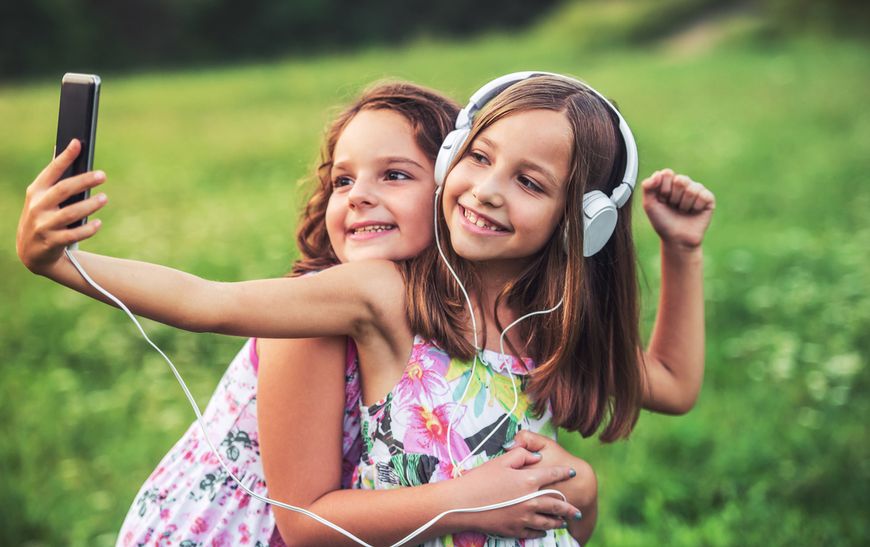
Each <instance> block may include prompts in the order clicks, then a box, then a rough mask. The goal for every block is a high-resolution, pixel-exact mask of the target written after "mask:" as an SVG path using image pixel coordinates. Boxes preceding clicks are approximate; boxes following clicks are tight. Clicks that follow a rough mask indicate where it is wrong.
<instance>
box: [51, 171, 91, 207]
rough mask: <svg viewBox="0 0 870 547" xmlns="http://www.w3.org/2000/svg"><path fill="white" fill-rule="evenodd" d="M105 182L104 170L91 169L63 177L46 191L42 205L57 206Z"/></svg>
mask: <svg viewBox="0 0 870 547" xmlns="http://www.w3.org/2000/svg"><path fill="white" fill-rule="evenodd" d="M104 182H106V174H105V173H104V172H102V171H90V172H88V173H82V174H81V175H76V176H74V177H69V178H66V179H63V180H62V181H60V182H58V183H57V184H55V185H54V186H52V187H51V188H49V189H48V190H47V191H46V192H45V195H44V196H43V197H42V198H41V199H43V200H46V201H45V202H44V203H43V204H42V205H44V206H46V207H57V206H59V205H60V204H61V203H63V202H64V201H65V200H66V199H68V198H70V197H72V196H74V195H76V194H78V193H80V192H84V191H85V190H90V189H92V188H94V187H96V186H99V185H100V184H103V183H104Z"/></svg>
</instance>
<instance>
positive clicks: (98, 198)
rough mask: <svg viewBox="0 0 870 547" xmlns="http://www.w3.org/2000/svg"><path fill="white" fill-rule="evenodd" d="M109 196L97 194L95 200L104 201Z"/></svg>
mask: <svg viewBox="0 0 870 547" xmlns="http://www.w3.org/2000/svg"><path fill="white" fill-rule="evenodd" d="M108 199H109V198H107V197H106V194H97V201H99V202H100V203H106V201H108Z"/></svg>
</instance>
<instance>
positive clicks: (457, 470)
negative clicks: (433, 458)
mask: <svg viewBox="0 0 870 547" xmlns="http://www.w3.org/2000/svg"><path fill="white" fill-rule="evenodd" d="M440 195H441V186H440V185H439V186H438V187H437V188H436V189H435V205H434V207H435V211H434V213H435V214H434V215H433V218H434V219H435V220H434V224H435V246H436V247H437V248H438V255H439V256H440V257H441V260H443V261H444V264H445V265H446V266H447V269H448V270H449V271H450V274H451V275H452V276H453V279H454V280H455V281H456V283H457V284H458V285H459V289H460V290H461V291H462V296H464V297H465V302H466V304H468V313H469V314H470V315H471V330H472V335H473V336H474V350H475V351H474V358H473V359H472V361H471V372H470V374H469V377H468V382H466V383H465V389H464V390H463V391H462V396H461V397H459V401H463V400H465V396H466V395H467V394H468V389H469V388H470V387H471V382H473V381H474V371H475V367H476V365H477V357H478V353H479V352H480V351H482V349H483V348H481V347H480V345H479V344H478V339H477V321H476V320H475V318H474V307H473V306H472V305H471V299H470V298H469V297H468V291H466V290H465V286H464V285H463V284H462V281H461V280H460V279H459V276H458V275H457V274H456V271H455V270H454V269H453V267H452V266H451V265H450V262H448V261H447V257H446V256H445V255H444V251H443V250H442V249H441V238H440V237H439V233H438V197H439V196H440ZM561 305H562V300H559V303H558V304H556V305H555V306H553V307H552V308H549V309H546V310H538V311H533V312H531V313H527V314H526V315H523V316H522V317H520V318H519V319H516V320H515V321H513V322H512V323H511V324H510V325H508V326H507V327H505V328H504V330H502V331H501V335H500V336H499V339H498V343H499V348H500V351H501V355H502V356H504V355H505V351H504V337H505V335H506V334H507V331H509V330H510V329H512V328H513V327H515V326H516V325H517V324H519V322H520V321H522V320H523V319H527V318H529V317H532V316H533V315H542V314H545V313H552V312H554V311H556V310H557V309H559V307H560V306H561ZM505 368H506V369H507V372H508V377H509V378H510V381H511V387H512V388H513V392H514V403H513V406H512V407H511V409H510V411H509V412H508V413H507V414H505V415H504V416H502V417H501V419H500V420H499V421H498V423H497V424H496V425H495V427H493V428H492V431H490V432H489V434H487V436H486V437H484V438H483V440H482V441H480V442H479V443H477V446H475V447H474V449H473V450H471V451H470V452H469V453H468V455H467V456H465V457H464V458H462V460H460V461H459V462H457V461H456V459H455V458H454V457H453V449H452V446H451V442H450V439H451V437H452V435H451V434H450V433H451V432H452V430H453V419H454V417H455V414H456V410H457V408H458V405H456V406H454V407H453V410H451V412H450V420H449V421H448V422H447V455H448V456H449V457H450V463H451V465H452V466H453V472H454V475H457V474H458V475H461V474H462V465H463V464H465V462H466V461H468V459H469V458H471V457H472V456H474V455H475V454H476V453H477V451H478V450H480V448H481V447H482V446H483V444H484V443H485V442H486V441H488V440H489V439H490V438H491V437H492V436H493V435H494V434H495V432H496V431H498V430H499V428H500V427H501V426H502V424H503V423H504V422H505V421H506V420H507V419H508V418H510V417H511V416H512V415H513V413H514V411H516V409H517V406H519V401H520V399H519V392H518V390H517V383H516V381H515V379H514V374H513V371H512V370H511V367H510V366H506V367H505Z"/></svg>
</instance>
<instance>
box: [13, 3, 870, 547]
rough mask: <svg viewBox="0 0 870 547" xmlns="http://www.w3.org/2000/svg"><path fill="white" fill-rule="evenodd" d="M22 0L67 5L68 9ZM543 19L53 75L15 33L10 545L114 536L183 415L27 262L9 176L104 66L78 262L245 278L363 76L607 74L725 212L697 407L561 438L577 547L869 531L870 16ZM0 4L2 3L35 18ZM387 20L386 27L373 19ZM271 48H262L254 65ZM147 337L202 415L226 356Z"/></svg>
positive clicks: (835, 536)
mask: <svg viewBox="0 0 870 547" xmlns="http://www.w3.org/2000/svg"><path fill="white" fill-rule="evenodd" d="M19 4H20V6H31V7H30V8H28V9H31V10H37V11H38V10H39V9H48V10H49V11H51V13H52V14H53V16H54V17H57V13H56V10H55V8H57V6H59V5H60V3H58V2H47V1H45V2H33V3H19ZM89 4H90V5H92V6H96V8H94V9H97V8H100V7H101V6H102V4H108V3H100V2H90V3H89ZM176 4H183V3H173V2H169V1H166V2H163V3H162V4H161V5H166V6H174V5H176ZM205 4H209V2H206V1H204V0H202V1H200V2H198V3H197V2H193V3H190V5H191V6H197V5H199V6H202V5H205ZM211 4H215V2H212V3H211ZM224 4H226V5H236V6H239V7H238V10H241V11H240V13H244V9H245V8H244V7H242V6H243V4H242V3H235V4H232V3H230V2H225V3H224ZM333 4H336V5H340V4H341V2H338V3H335V2H333V3H330V4H327V5H330V6H332V5H333ZM448 4H449V3H448ZM551 4H552V5H553V7H551V8H550V9H547V10H543V9H541V11H539V12H535V13H531V14H530V13H528V12H525V15H523V16H522V17H520V18H519V20H518V21H501V22H497V24H494V25H479V26H475V27H473V28H460V27H456V28H452V30H453V32H447V31H445V30H443V29H442V30H439V28H438V26H437V25H430V26H428V27H425V26H417V27H413V28H411V30H413V32H406V31H402V32H398V31H397V33H396V34H395V37H397V39H396V40H394V39H393V38H394V35H393V34H391V33H389V32H384V33H377V32H368V33H366V32H361V33H359V35H358V36H357V35H354V36H352V37H351V36H350V35H348V40H347V41H346V42H344V43H342V41H341V40H342V35H341V33H340V32H339V33H338V36H339V38H338V39H337V40H333V41H332V42H329V41H326V42H324V43H323V44H320V43H312V44H310V48H304V50H305V52H306V53H305V54H304V55H302V54H300V53H298V52H296V53H294V51H296V49H295V47H296V46H294V45H293V44H292V43H290V42H286V43H280V44H275V47H274V48H273V49H272V51H268V52H266V51H245V52H241V56H240V58H243V59H245V60H244V61H240V60H236V61H234V62H233V63H229V64H223V65H218V64H216V60H217V59H219V58H221V57H220V55H218V56H216V57H215V56H212V57H209V56H208V55H205V54H202V55H195V54H194V53H195V52H190V54H189V55H187V54H182V52H179V54H178V56H177V58H176V59H175V61H173V60H172V59H169V60H166V59H165V58H162V60H161V59H160V58H148V59H145V60H141V59H135V58H134V59H132V60H131V61H130V64H129V65H127V64H124V62H123V57H120V58H106V59H101V58H99V56H89V55H91V54H83V55H84V56H83V57H82V59H83V60H82V61H79V62H73V61H70V62H69V63H68V64H67V62H66V61H63V59H62V56H57V59H54V60H45V59H46V58H47V57H50V56H51V53H48V52H49V51H51V48H49V47H48V45H47V44H48V42H41V40H43V38H40V37H39V35H38V34H26V35H25V34H22V36H23V37H21V38H20V40H18V41H15V42H14V43H13V44H12V47H17V48H19V49H18V53H19V56H25V50H26V51H27V53H26V55H35V57H34V58H36V59H39V58H42V59H43V60H44V64H42V65H37V66H31V67H29V69H27V70H18V69H15V67H14V66H12V65H10V64H4V65H3V70H2V71H0V74H4V75H5V76H4V77H5V78H7V79H6V80H5V81H4V82H3V83H2V84H0V123H2V127H3V131H2V133H0V192H2V200H0V233H2V234H3V237H4V241H5V242H6V244H5V245H3V246H2V247H0V274H2V277H3V278H4V280H5V281H4V283H2V284H0V306H2V307H0V310H2V313H0V351H2V356H3V357H4V365H3V366H2V367H0V415H2V420H0V544H2V545H31V546H37V545H67V544H68V545H97V546H100V545H110V544H113V542H114V540H115V534H116V531H117V529H118V528H119V526H120V524H121V521H122V519H123V516H124V514H125V513H126V511H127V508H128V507H129V505H130V503H131V501H132V498H133V495H134V494H135V492H136V490H137V489H138V487H139V486H140V484H141V483H142V481H143V480H144V479H145V478H146V477H147V475H148V474H149V473H150V472H151V470H152V468H153V467H154V465H155V464H156V463H157V461H158V460H159V459H160V457H162V455H163V454H164V453H165V452H166V451H167V450H168V449H169V447H170V446H171V445H172V444H173V443H174V442H175V440H176V439H177V438H178V437H179V436H180V434H181V433H182V432H183V430H184V429H185V428H186V427H187V425H188V424H189V423H190V422H191V421H192V419H193V413H192V411H191V409H190V408H189V406H188V404H187V402H186V400H185V399H184V397H183V395H182V392H181V389H180V388H179V387H178V385H177V384H176V381H175V379H174V377H173V376H172V374H171V372H170V371H169V370H168V367H167V366H166V365H165V363H164V362H163V361H162V359H161V358H160V357H159V355H157V354H156V353H155V352H153V350H151V349H150V348H149V347H148V346H147V345H146V343H145V342H144V341H143V340H142V339H141V338H140V336H139V334H138V333H137V332H136V331H135V329H134V327H133V325H132V324H131V323H130V322H129V321H128V319H127V318H126V317H125V316H124V315H123V314H122V313H121V312H119V311H117V310H114V309H112V308H109V307H108V306H104V305H102V304H98V303H95V302H93V301H90V300H89V299H87V298H85V297H83V296H80V295H78V294H76V293H73V292H72V291H69V290H66V289H64V288H62V287H60V286H56V285H53V284H52V283H50V282H49V281H47V280H45V279H42V278H37V277H35V276H32V275H30V274H29V273H28V272H27V271H26V270H25V269H24V267H23V266H21V264H20V263H19V262H18V260H17V258H16V255H15V250H14V245H13V239H14V233H15V226H16V222H17V218H18V214H19V211H20V207H21V203H22V200H23V194H24V189H25V187H26V186H27V184H29V182H30V181H31V180H32V179H33V178H34V177H35V175H36V174H37V172H38V171H39V170H40V169H41V168H42V166H43V165H44V164H45V163H46V162H47V161H48V159H49V156H50V152H51V148H52V146H53V143H54V138H55V129H56V120H57V102H58V91H59V80H60V75H61V74H62V73H63V72H64V71H65V70H77V71H94V72H99V73H100V74H101V76H102V77H103V84H104V85H103V90H102V97H101V106H100V109H101V111H100V125H99V130H98V146H97V152H96V165H97V167H99V168H101V169H104V170H105V171H106V172H107V173H108V175H109V182H108V184H107V185H106V186H105V187H104V189H105V191H106V192H107V193H108V194H109V196H110V206H109V207H108V208H107V209H106V210H105V212H104V213H102V214H101V215H100V218H102V220H103V221H104V222H105V226H104V229H103V230H102V231H101V233H100V235H99V236H98V237H96V238H95V239H94V240H92V241H89V242H87V243H86V244H85V245H84V248H86V249H89V250H93V251H95V252H103V253H108V254H112V255H116V256H122V257H130V258H137V259H142V260H148V261H155V262H159V263H162V264H167V265H170V266H174V267H178V268H181V269H184V270H187V271H190V272H194V273H196V274H199V275H202V276H205V277H209V278H213V279H220V280H238V279H248V278H256V277H266V276H278V275H281V274H283V273H284V272H285V271H286V270H287V269H288V267H289V265H290V264H291V262H292V260H293V258H294V257H295V249H294V243H293V237H292V234H293V229H294V226H295V222H296V218H297V216H298V214H299V207H300V204H301V203H302V200H304V198H305V196H306V195H307V193H308V191H309V188H310V187H309V186H308V185H307V184H306V183H305V182H304V179H306V177H308V176H309V174H310V173H311V172H312V170H313V166H314V164H315V161H316V157H317V150H318V146H319V139H320V137H321V135H322V130H323V127H324V125H325V123H326V122H327V121H328V120H329V119H330V118H331V116H332V115H333V114H334V113H335V108H336V107H340V106H341V105H343V104H346V103H347V102H348V101H350V100H351V99H352V98H353V97H354V96H355V95H356V94H357V93H358V92H359V90H360V89H362V88H363V87H365V86H366V85H367V84H368V83H370V82H372V81H373V80H377V79H381V78H386V77H391V78H403V79H410V80H413V81H416V82H419V83H422V84H425V85H429V86H432V87H435V88H438V89H441V90H443V91H444V92H446V93H448V94H450V95H451V96H453V97H455V98H456V99H457V100H459V101H464V100H465V99H466V98H467V96H468V95H469V94H470V93H471V92H472V91H474V90H475V89H476V88H477V87H478V86H479V85H481V84H482V83H484V82H485V81H487V80H488V79H490V78H492V77H495V76H498V75H500V74H503V73H506V72H510V71H514V70H526V69H529V68H536V69H543V70H550V71H557V72H565V73H569V74H573V75H577V76H579V77H582V78H584V79H585V80H587V81H589V82H590V83H592V84H594V85H595V86H596V87H597V88H598V89H600V90H602V91H603V92H605V93H606V94H607V95H609V96H610V97H612V98H614V99H615V100H616V101H617V102H618V103H619V104H620V106H621V109H622V111H623V113H624V114H625V115H626V118H627V119H628V120H629V121H630V122H631V124H632V128H633V130H634V132H635V135H636V136H637V140H638V143H639V147H640V154H641V156H640V157H641V166H640V167H641V173H642V174H647V173H649V172H651V171H653V170H655V169H657V168H661V167H664V166H671V167H673V168H675V169H677V170H679V171H681V172H685V173H688V174H690V175H692V176H693V177H694V178H695V179H696V180H700V181H702V182H704V183H705V184H707V185H708V186H709V187H710V188H712V189H713V190H714V191H715V193H716V195H717V198H718V207H717V211H716V214H715V216H714V219H713V224H712V226H711V228H710V231H709V235H708V238H707V240H706V243H705V248H706V251H705V252H706V273H705V275H706V299H707V333H708V352H707V355H708V358H707V374H706V380H705V385H704V390H703V392H702V394H701V398H700V400H699V402H698V405H697V407H696V409H695V410H694V411H693V412H692V413H690V414H689V415H687V416H685V417H680V418H670V417H664V416H656V415H652V414H648V413H645V414H643V415H642V416H641V419H640V422H639V424H638V427H637V429H636V431H635V433H634V434H633V435H632V437H631V439H630V440H628V441H624V442H619V443H616V444H613V445H602V444H600V443H599V442H598V441H597V440H595V439H587V440H583V439H580V438H579V437H577V436H575V435H567V434H566V435H563V436H562V437H561V438H562V440H563V443H564V444H565V445H566V446H568V447H569V448H570V449H571V450H572V451H574V452H575V453H576V454H578V455H580V456H581V457H584V458H586V459H588V460H589V461H590V463H591V464H592V465H593V467H594V468H595V469H596V470H597V472H598V476H599V481H600V505H601V517H600V520H599V524H598V528H597V531H596V533H595V536H594V538H593V540H592V542H591V544H592V545H611V546H614V545H615V546H622V545H648V544H663V545H684V546H696V545H868V544H870V522H868V508H870V499H868V498H870V494H868V493H870V439H868V433H867V426H866V423H867V419H868V416H870V408H868V407H870V403H868V396H867V395H868V387H870V386H868V383H870V369H868V357H870V296H868V287H870V252H868V249H870V222H868V210H870V190H868V188H867V183H868V172H870V146H868V144H870V110H868V109H867V107H866V101H867V98H868V90H870V43H868V41H867V40H866V38H865V37H863V36H862V35H861V29H866V28H867V13H868V9H867V7H866V5H865V4H864V3H857V2H846V1H843V0H839V1H836V2H828V3H814V2H809V1H799V0H795V1H788V0H769V1H766V2H755V3H753V2H750V3H732V2H713V1H710V0H665V1H661V2H653V1H647V0H634V1H631V0H619V1H612V2H603V1H586V2H562V3H558V4H555V3H548V4H547V5H551ZM11 5H12V4H11V3H7V4H6V6H5V7H4V8H2V9H3V10H6V12H7V15H8V11H9V10H15V9H18V10H19V11H20V13H19V14H18V15H19V16H20V15H21V13H23V12H21V10H24V8H21V7H20V6H19V7H16V8H13V7H10V6H11ZM16 5H17V6H18V4H16ZM256 5H259V4H256ZM308 5H309V6H311V5H314V3H308ZM451 5H452V10H453V11H457V12H458V13H459V14H460V15H462V17H463V18H466V19H467V18H470V17H471V18H478V19H482V20H487V19H488V18H487V15H486V13H485V12H481V11H474V12H473V13H466V12H463V11H462V8H460V7H459V4H458V3H454V4H451ZM33 6H36V7H33ZM46 6H47V7H46ZM333 7H334V6H333ZM58 9H59V8H58ZM191 9H192V8H191ZM442 9H444V10H447V8H444V7H442ZM25 11H26V10H25ZM447 11H451V10H447ZM106 13H110V11H109V12H106ZM31 16H32V14H30V15H28V13H24V19H22V20H27V21H31V19H27V18H28V17H31ZM532 16H534V17H532ZM406 17H411V16H409V15H407V14H406ZM242 19H244V18H240V20H242ZM248 19H250V20H254V21H256V20H257V19H258V18H257V17H249V18H248ZM532 19H533V22H532V23H529V24H523V21H531V20H532ZM0 20H4V21H6V22H5V23H4V24H5V25H6V26H7V27H9V24H8V21H7V20H5V19H2V18H0ZM326 20H327V21H328V20H329V19H328V18H327V19H326ZM396 21H398V20H396ZM438 21H439V24H444V25H445V27H446V24H445V23H443V22H442V21H441V20H438ZM31 22H32V21H31ZM381 23H383V21H381ZM101 24H105V22H103V23H101ZM95 25H97V24H96V23H95ZM372 25H375V23H372ZM252 28H253V30H254V31H255V30H256V26H254V27H246V28H245V32H248V33H250V32H252ZM378 28H386V29H389V28H390V25H386V26H382V27H377V26H374V27H371V28H370V29H369V30H370V31H372V30H377V29H378ZM47 29H48V33H47V35H50V36H53V34H52V33H51V29H52V27H50V26H49V27H47ZM106 29H108V27H106ZM457 29H459V30H462V32H456V31H457ZM99 30H100V29H99V27H98V26H95V27H94V30H93V31H94V32H98V31H99ZM106 33H107V34H106V35H107V36H108V35H109V33H108V30H106ZM20 34H21V33H20ZM334 34H335V33H334ZM371 34H376V35H375V36H372V35H371ZM4 36H5V38H4V40H6V41H7V42H6V45H4V47H3V48H2V49H3V51H4V55H6V58H8V57H10V56H9V55H8V53H9V52H8V50H7V49H6V48H7V45H8V44H9V38H8V35H7V34H4ZM399 38H400V40H399ZM275 40H277V38H275ZM34 43H36V44H37V46H38V47H37V49H39V48H42V51H43V53H42V57H39V55H38V54H34V53H32V48H31V49H28V47H29V45H32V44H34ZM71 43H74V41H73V42H71ZM112 47H113V45H112V43H105V42H104V43H103V44H102V48H96V50H95V51H99V50H101V49H112ZM119 47H120V46H119ZM125 47H126V46H125ZM91 53H93V52H91ZM259 55H266V56H268V57H267V58H268V60H262V59H263V58H261V60H259V61H256V60H251V59H252V57H256V56H259ZM28 58H30V57H28ZM58 59H61V61H63V64H60V65H58V63H59V62H61V61H58ZM72 59H75V57H73V58H72ZM119 59H120V60H119ZM176 61H178V62H176ZM40 66H41V67H42V68H39V67H40ZM155 66H159V67H163V68H160V69H157V68H154V67H155ZM143 67H145V68H143ZM166 67H170V68H166ZM13 77H14V78H16V79H10V78H13ZM22 77H25V78H27V79H26V80H23V79H21V78H22ZM638 209H639V207H638ZM635 219H636V225H637V241H638V246H639V258H640V266H641V269H642V272H643V275H642V277H643V282H644V302H645V306H644V329H645V331H647V332H648V329H649V327H650V325H651V323H652V318H653V314H654V307H655V302H656V298H657V294H656V293H657V287H658V282H659V277H658V256H657V255H658V247H657V242H656V237H655V235H654V233H653V232H652V231H651V229H650V228H649V226H648V223H647V221H646V219H645V218H644V216H643V215H642V214H641V213H640V211H639V210H638V211H636V216H635ZM146 329H147V330H148V331H149V333H151V335H152V337H153V338H154V339H155V341H156V342H157V343H158V344H159V345H160V346H161V347H162V348H164V350H166V351H167V353H168V354H169V355H171V356H172V358H173V360H174V361H175V363H176V364H177V365H178V366H179V368H180V370H181V371H182V373H183V374H184V376H185V378H186V379H187V381H188V382H189V384H190V385H191V387H192V390H193V392H194V394H195V396H196V397H197V399H198V401H200V403H201V404H205V402H206V401H207V399H208V396H209V395H210V393H211V391H212V389H214V387H215V385H216V383H217V380H218V379H219V377H220V376H221V374H222V373H223V371H224V369H225V367H226V365H227V363H228V362H229V360H230V359H231V358H232V356H233V355H234V354H235V352H236V351H237V349H238V348H239V346H240V344H241V340H240V339H234V338H228V337H220V336H215V335H201V334H190V333H185V332H180V331H177V330H174V329H171V328H167V327H164V326H162V325H159V324H156V323H153V322H146Z"/></svg>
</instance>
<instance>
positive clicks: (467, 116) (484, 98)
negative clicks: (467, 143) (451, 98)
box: [456, 70, 638, 207]
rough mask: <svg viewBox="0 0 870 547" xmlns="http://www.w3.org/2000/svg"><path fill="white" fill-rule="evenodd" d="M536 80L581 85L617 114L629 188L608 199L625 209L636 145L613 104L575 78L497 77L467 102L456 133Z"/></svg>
mask: <svg viewBox="0 0 870 547" xmlns="http://www.w3.org/2000/svg"><path fill="white" fill-rule="evenodd" d="M535 76H553V77H555V78H561V79H563V80H567V81H569V82H575V83H578V84H580V85H582V86H583V87H584V88H586V89H588V90H589V91H591V92H592V93H594V94H595V95H596V96H597V97H598V98H599V99H601V100H602V101H604V104H606V105H607V106H608V108H610V110H611V111H612V112H613V113H614V114H616V117H617V119H618V120H619V132H620V134H621V135H622V140H623V142H624V143H625V173H623V175H622V182H623V183H624V184H627V185H628V188H624V187H622V185H620V186H617V187H616V189H614V191H613V194H611V196H610V199H612V200H613V202H614V203H616V206H617V207H622V206H623V205H625V202H626V201H628V198H629V196H630V195H631V193H632V192H634V187H635V184H636V183H637V168H638V160H637V143H636V142H635V140H634V134H633V133H632V132H631V128H630V127H629V126H628V122H626V121H625V118H623V117H622V114H620V112H619V110H617V109H616V107H615V106H613V104H612V103H611V102H610V101H609V100H607V97H605V96H604V95H602V94H601V93H599V92H598V90H596V89H595V88H593V87H592V86H590V85H589V84H587V83H586V82H583V81H581V80H578V79H577V78H572V77H570V76H565V75H563V74H556V73H554V72H545V71H540V70H534V71H532V70H527V71H522V72H512V73H510V74H505V75H504V76H500V77H498V78H496V79H494V80H492V81H490V82H489V83H487V84H485V85H484V86H483V87H481V88H480V89H478V90H477V91H475V92H474V94H473V95H472V96H471V98H470V99H469V100H468V104H467V105H466V106H465V108H463V109H462V110H460V111H459V115H458V116H457V117H456V129H471V124H472V122H473V121H474V117H475V116H476V115H477V113H478V112H480V110H481V109H482V108H483V107H484V106H486V104H487V103H488V102H489V101H491V100H492V99H494V98H495V97H496V96H497V95H498V94H499V93H501V92H502V91H504V90H505V89H507V88H509V87H510V86H512V85H514V84H515V83H518V82H522V81H523V80H528V79H529V78H533V77H535Z"/></svg>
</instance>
